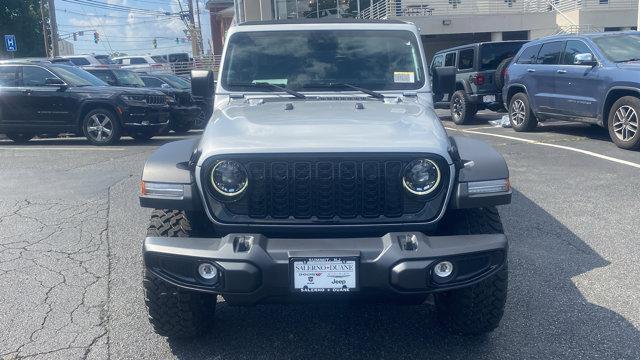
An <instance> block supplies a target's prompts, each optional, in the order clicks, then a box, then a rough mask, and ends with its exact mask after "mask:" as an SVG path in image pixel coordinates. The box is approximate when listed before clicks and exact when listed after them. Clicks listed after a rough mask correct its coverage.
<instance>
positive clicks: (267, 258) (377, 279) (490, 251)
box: [144, 232, 508, 304]
mask: <svg viewBox="0 0 640 360" xmlns="http://www.w3.org/2000/svg"><path fill="white" fill-rule="evenodd" d="M507 248H508V244H507V239H506V237H505V236H504V235H503V234H490V235H489V234H488V235H465V236H427V235H425V234H423V233H419V232H401V233H388V234H386V235H384V236H382V237H368V238H329V239H327V238H314V239H307V238H301V239H290V238H286V239H283V238H267V237H265V236H263V235H260V234H229V235H227V236H225V237H222V238H168V237H147V238H146V239H145V242H144V261H145V265H146V267H147V269H148V270H149V271H150V272H151V273H152V274H153V275H155V276H157V277H158V278H160V279H162V280H164V281H167V282H169V283H171V284H173V285H176V286H179V287H182V288H186V289H189V290H194V291H201V292H209V293H216V294H221V295H223V296H224V297H225V299H226V301H228V302H230V303H238V304H254V303H259V302H270V301H281V300H282V299H283V298H302V300H304V299H305V298H306V299H310V298H314V297H315V296H314V295H313V294H299V293H293V292H292V291H291V290H290V288H291V285H290V284H291V280H290V268H289V266H290V265H289V264H290V259H292V258H308V257H349V258H353V257H355V258H357V259H358V263H359V270H358V274H357V276H358V283H359V290H358V292H357V293H356V294H355V295H358V294H360V295H362V294H381V295H382V294H384V295H391V296H397V297H402V296H403V295H407V296H411V295H420V294H424V295H426V294H428V293H432V292H438V291H445V290H451V289H455V288H460V287H465V286H469V285H472V284H474V283H477V282H479V281H482V280H483V279H486V278H487V277H489V276H491V275H493V274H494V273H495V272H496V271H498V270H499V269H500V268H501V267H502V266H503V265H504V264H505V262H506V258H507ZM443 260H447V261H450V262H452V263H453V264H454V268H455V269H456V270H455V271H454V275H452V278H451V279H449V280H448V281H447V282H444V283H443V282H441V281H436V280H435V278H434V276H433V274H432V271H433V266H434V265H435V264H436V263H438V262H439V261H443ZM204 261H207V262H213V263H214V265H215V266H216V267H217V268H218V269H219V272H220V274H221V276H220V278H219V281H218V282H217V283H216V284H215V285H210V284H208V283H207V282H206V281H204V280H203V279H201V278H199V276H198V275H197V274H198V273H197V266H198V265H199V264H200V263H202V262H204ZM349 294H354V293H349ZM331 295H334V294H331ZM347 295H348V294H347ZM335 296H337V297H344V296H345V294H337V295H335Z"/></svg>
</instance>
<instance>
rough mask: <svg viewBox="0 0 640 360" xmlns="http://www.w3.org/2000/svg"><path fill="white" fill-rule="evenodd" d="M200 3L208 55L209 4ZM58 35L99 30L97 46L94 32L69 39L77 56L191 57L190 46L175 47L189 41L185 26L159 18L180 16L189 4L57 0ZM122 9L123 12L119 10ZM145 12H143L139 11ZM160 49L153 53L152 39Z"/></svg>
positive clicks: (165, 0)
mask: <svg viewBox="0 0 640 360" xmlns="http://www.w3.org/2000/svg"><path fill="white" fill-rule="evenodd" d="M196 1H199V3H200V20H201V22H202V35H203V42H204V44H203V45H204V50H205V53H206V52H207V50H209V39H210V38H211V31H210V24H209V13H208V11H207V10H206V8H205V6H204V5H205V3H206V0H194V1H193V2H194V11H195V3H196ZM55 2H56V14H57V19H58V33H59V34H60V36H61V37H63V38H64V37H65V35H66V34H70V33H73V32H78V31H81V30H94V29H95V30H97V31H98V33H99V34H100V41H99V42H98V44H95V43H94V42H93V31H85V34H84V36H79V37H77V41H75V42H74V41H73V38H69V39H66V40H67V41H70V42H72V43H73V45H74V48H75V53H76V54H92V53H95V54H108V53H112V52H115V51H118V52H124V53H127V54H130V55H144V54H152V55H154V54H167V53H172V52H189V53H191V43H190V42H188V41H187V42H185V43H182V42H181V43H180V44H176V38H186V35H185V33H184V31H183V30H184V29H185V26H184V23H183V22H182V20H180V18H179V17H177V16H166V15H158V12H163V13H164V12H169V13H173V14H175V13H178V12H180V4H182V8H183V9H184V10H185V11H186V10H187V0H55ZM100 4H113V5H118V6H125V7H129V8H134V9H135V10H127V11H120V10H113V9H104V8H101V5H100ZM120 9H123V10H124V8H120ZM138 9H144V10H138ZM154 38H155V39H156V40H157V44H158V47H157V48H156V49H154V47H153V39H154Z"/></svg>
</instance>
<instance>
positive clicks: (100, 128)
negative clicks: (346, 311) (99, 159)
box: [0, 63, 169, 145]
mask: <svg viewBox="0 0 640 360" xmlns="http://www.w3.org/2000/svg"><path fill="white" fill-rule="evenodd" d="M167 102H168V100H167V96H166V95H165V94H163V93H162V92H160V91H156V90H149V89H129V88H119V87H109V86H107V84H106V83H104V82H103V81H101V80H100V79H98V78H96V77H95V76H93V75H91V74H89V73H87V72H86V71H84V70H82V69H80V68H77V67H74V66H68V65H62V64H44V63H38V64H35V63H12V64H2V65H0V133H4V134H6V135H7V137H8V138H10V139H12V140H13V141H15V142H27V141H29V140H30V139H31V138H33V137H34V136H36V135H39V134H60V133H73V134H84V135H85V136H86V137H87V139H88V140H89V141H90V142H91V143H93V144H95V145H109V144H113V143H114V142H117V141H118V140H119V138H120V136H121V135H123V134H125V133H126V134H128V135H130V136H131V137H133V138H135V139H141V140H144V139H149V138H150V137H152V136H153V135H154V134H156V133H157V132H158V131H159V130H161V129H162V128H164V127H166V126H167V124H168V121H169V111H168V110H169V107H168V105H167Z"/></svg>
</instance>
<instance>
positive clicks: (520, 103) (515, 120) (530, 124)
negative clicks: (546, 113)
mask: <svg viewBox="0 0 640 360" xmlns="http://www.w3.org/2000/svg"><path fill="white" fill-rule="evenodd" d="M509 122H510V123H511V127H512V128H513V130H515V131H517V132H525V131H532V130H534V129H535V128H536V126H538V119H536V116H535V115H534V114H533V111H531V105H530V104H529V97H528V96H527V94H525V93H522V92H520V93H517V94H515V95H513V97H512V98H511V100H510V101H509Z"/></svg>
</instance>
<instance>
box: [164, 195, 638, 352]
mask: <svg viewBox="0 0 640 360" xmlns="http://www.w3.org/2000/svg"><path fill="white" fill-rule="evenodd" d="M500 213H501V215H502V218H503V222H504V224H505V229H506V232H507V236H508V237H509V239H510V242H511V243H510V244H511V245H510V260H509V261H510V264H509V267H510V270H511V273H510V280H509V283H510V285H509V298H508V300H507V308H506V313H505V316H504V318H503V320H502V324H501V326H500V327H499V328H498V329H497V330H496V331H495V332H494V333H492V334H489V335H487V336H480V337H463V336H452V335H450V334H448V333H447V332H446V331H445V330H444V329H443V328H442V327H441V326H439V325H438V323H437V321H436V316H435V312H434V309H433V307H432V306H431V305H421V306H401V305H373V304H351V305H346V304H341V305H287V306H281V305H261V306H256V307H251V308H240V307H231V306H220V307H219V311H218V313H217V325H216V327H215V329H214V330H213V331H212V332H211V333H210V334H207V335H206V336H204V337H202V338H199V339H196V340H193V341H171V342H169V345H170V346H171V350H172V352H173V354H174V355H175V356H176V357H178V358H182V359H187V358H215V359H221V358H222V359H257V358H261V359H262V358H273V359H299V358H311V359H320V358H323V359H330V358H338V359H343V358H350V359H360V358H362V359H365V358H366V359H374V358H375V359H401V358H404V359H409V358H429V359H440V358H447V359H471V358H473V359H530V358H535V359H558V358H564V359H576V358H584V359H591V358H606V359H638V358H640V332H639V331H638V329H636V328H635V327H634V325H633V324H632V323H630V322H629V321H628V320H627V319H625V318H624V317H622V316H620V315H619V314H617V313H615V312H613V311H611V310H609V309H607V308H603V307H600V306H598V305H595V304H593V303H589V302H588V300H587V299H585V297H584V296H583V295H582V294H581V292H580V291H579V290H578V288H576V286H575V285H574V283H573V281H572V278H574V277H576V276H578V275H580V274H583V273H585V272H589V271H591V270H593V269H595V268H599V267H604V266H607V265H608V264H609V262H608V261H606V260H605V259H603V258H602V257H601V256H600V255H598V254H597V253H596V252H595V251H593V250H592V249H591V248H590V247H589V246H588V245H587V244H586V243H585V242H583V241H582V240H581V239H580V238H579V237H578V236H576V235H575V234H574V233H572V232H571V231H570V230H569V229H567V228H566V227H565V226H564V225H563V224H561V223H560V222H559V221H558V220H556V219H555V218H554V217H553V216H551V215H550V214H549V213H547V212H546V211H545V210H543V209H542V208H540V207H539V206H537V205H536V204H535V203H534V202H532V201H531V200H529V199H528V198H527V197H525V196H524V195H522V194H521V193H519V192H518V191H515V192H514V198H513V203H512V204H511V205H509V206H504V207H502V208H501V209H500ZM523 219H527V220H526V221H523ZM217 329H220V331H219V332H217Z"/></svg>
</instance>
